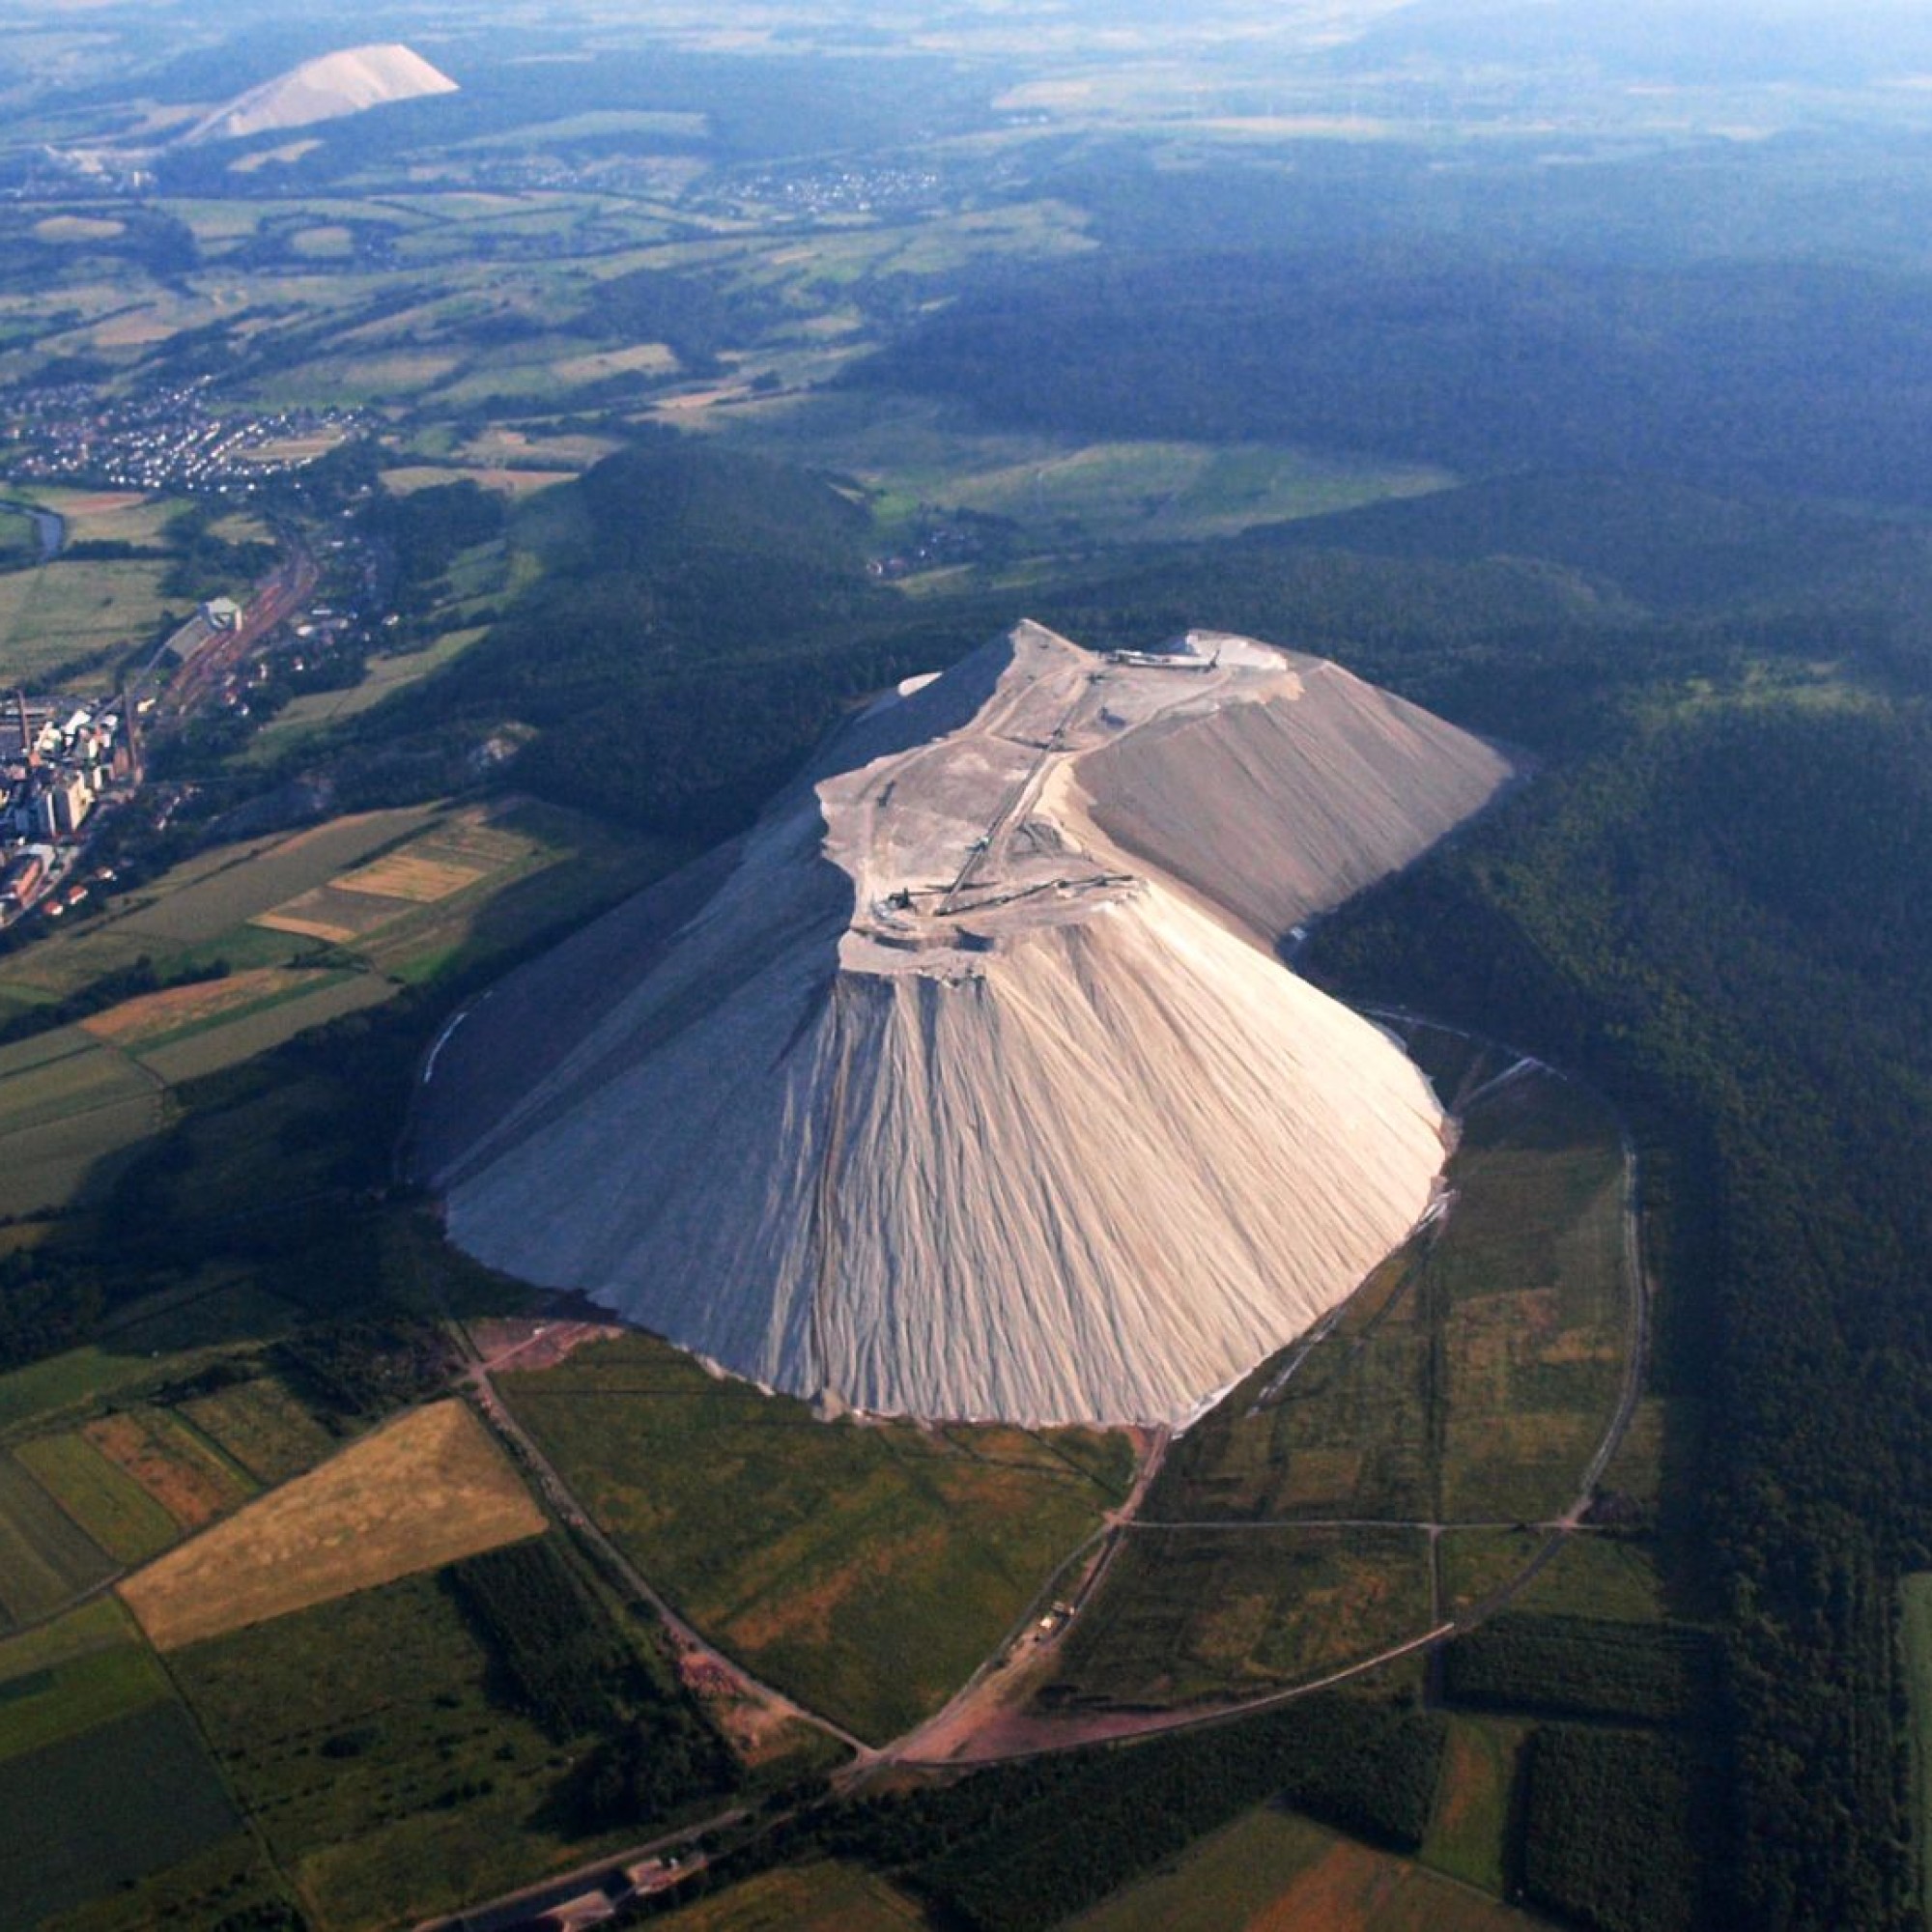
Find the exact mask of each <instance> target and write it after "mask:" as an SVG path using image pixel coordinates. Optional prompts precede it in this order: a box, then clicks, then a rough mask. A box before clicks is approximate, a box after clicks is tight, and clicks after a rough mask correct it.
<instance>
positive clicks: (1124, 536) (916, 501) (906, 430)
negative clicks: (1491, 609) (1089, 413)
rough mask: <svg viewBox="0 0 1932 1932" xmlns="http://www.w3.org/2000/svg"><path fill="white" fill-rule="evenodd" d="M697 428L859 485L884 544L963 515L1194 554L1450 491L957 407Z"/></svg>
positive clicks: (859, 411) (1442, 479)
mask: <svg viewBox="0 0 1932 1932" xmlns="http://www.w3.org/2000/svg"><path fill="white" fill-rule="evenodd" d="M700 421H701V422H703V423H704V425H705V426H706V427H707V429H709V430H710V432H711V433H712V434H715V435H717V436H719V437H720V438H722V439H724V440H725V441H727V442H728V443H731V444H733V445H735V446H741V447H744V448H747V449H756V450H758V451H760V452H762V453H765V454H769V455H774V456H781V457H787V458H790V459H792V460H795V461H805V462H810V463H811V464H813V465H817V466H822V467H825V468H828V469H835V470H837V471H838V472H839V473H840V474H843V475H849V476H852V477H855V478H856V479H857V480H858V481H860V482H861V483H863V484H864V485H865V486H866V487H867V490H868V491H869V492H870V493H871V496H872V510H873V514H874V516H875V518H876V519H877V521H878V524H879V527H880V533H881V537H882V538H883V539H884V540H886V541H888V542H891V541H895V540H897V539H898V538H900V537H903V536H905V535H909V534H911V533H913V532H914V531H916V530H917V529H919V528H920V526H922V525H923V524H924V523H927V522H930V521H932V520H934V517H935V513H938V515H939V519H940V520H941V521H943V516H944V512H946V511H958V510H965V511H969V512H971V513H973V514H975V515H978V516H986V517H996V518H1000V519H1003V520H1005V521H1007V522H1008V523H1009V524H1010V525H1012V526H1014V528H1015V530H1016V532H1017V534H1018V535H1019V536H1020V538H1021V539H1022V540H1023V541H1024V543H1025V544H1027V545H1028V546H1029V547H1037V546H1041V545H1046V546H1053V545H1064V544H1066V543H1069V542H1071V543H1134V542H1185V541H1197V540H1200V539H1202V538H1206V537H1212V536H1217V535H1227V534H1231V533H1233V532H1235V531H1236V530H1240V529H1245V528H1247V527H1248V526H1250V525H1253V524H1260V523H1283V522H1287V521H1289V520H1290V519H1293V518H1296V517H1313V516H1323V515H1326V514H1328V513H1330V512H1332V511H1336V510H1345V509H1352V508H1354V507H1355V506H1356V505H1358V504H1362V503H1368V502H1375V501H1379V500H1383V499H1386V498H1389V497H1410V496H1418V495H1422V494H1424V493H1426V492H1428V491H1430V490H1435V489H1441V488H1444V487H1445V486H1447V485H1448V484H1449V483H1450V482H1451V481H1452V480H1453V479H1452V478H1450V477H1449V476H1448V475H1446V474H1445V473H1444V472H1442V471H1440V470H1436V469H1429V468H1427V467H1425V466H1421V465H1404V464H1394V463H1389V462H1387V461H1385V460H1383V461H1378V460H1376V459H1374V458H1369V457H1364V458H1360V459H1358V460H1354V461H1350V460H1349V459H1346V458H1339V457H1335V456H1332V455H1325V454H1324V455H1317V454H1315V453H1313V452H1311V451H1306V450H1297V449H1293V448H1290V447H1287V446H1285V445H1273V444H1248V445H1239V444H1236V445H1227V444H1212V443H1199V442H1171V441H1135V442H1121V441H1082V440H1080V439H1078V438H1076V437H1071V436H1063V435H1054V434H1049V433H1040V432H1035V433H1026V432H1016V431H1012V430H1005V429H997V428H994V427H992V426H990V425H986V424H981V423H978V422H976V421H975V420H974V418H973V417H972V416H971V415H970V414H969V413H968V412H965V411H964V410H962V409H959V408H956V407H952V408H949V407H947V406H944V405H941V404H937V403H933V402H930V401H927V400H924V399H923V398H915V397H901V396H893V395H874V394H867V395H864V396H853V395H845V394H839V393H837V392H834V393H832V394H812V395H810V396H804V397H785V398H782V399H780V400H776V401H772V402H767V403H755V402H754V403H751V404H749V405H746V406H743V407H741V408H739V409H736V410H734V411H733V412H731V413H730V414H729V416H728V417H724V416H719V415H716V414H713V415H711V416H707V417H702V418H700Z"/></svg>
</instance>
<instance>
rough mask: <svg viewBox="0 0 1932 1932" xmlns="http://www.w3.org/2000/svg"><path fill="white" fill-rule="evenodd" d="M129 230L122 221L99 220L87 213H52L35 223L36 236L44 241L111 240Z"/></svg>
mask: <svg viewBox="0 0 1932 1932" xmlns="http://www.w3.org/2000/svg"><path fill="white" fill-rule="evenodd" d="M127 232H128V230H127V224H126V223H125V222H121V221H99V220H96V219H95V218H93V217H92V216H90V215H85V214H50V215H48V216H47V218H46V219H45V220H44V221H37V222H35V223H34V235H35V238H36V239H37V240H39V241H112V240H113V239H114V237H115V236H117V235H125V234H126V233H127Z"/></svg>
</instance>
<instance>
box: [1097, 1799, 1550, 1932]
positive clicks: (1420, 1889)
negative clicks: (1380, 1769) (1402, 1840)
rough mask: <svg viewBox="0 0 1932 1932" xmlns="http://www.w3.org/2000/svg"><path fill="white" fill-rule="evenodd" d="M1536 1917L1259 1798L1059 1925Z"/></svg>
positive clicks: (1167, 1929)
mask: <svg viewBox="0 0 1932 1932" xmlns="http://www.w3.org/2000/svg"><path fill="white" fill-rule="evenodd" d="M1538 1922H1539V1921H1537V1920H1536V1919H1533V1918H1529V1917H1528V1916H1527V1915H1526V1914H1524V1913H1520V1912H1515V1911H1512V1910H1511V1909H1510V1908H1508V1907H1507V1906H1504V1905H1500V1904H1497V1903H1496V1902H1494V1901H1493V1900H1490V1899H1486V1898H1484V1897H1482V1896H1481V1895H1480V1894H1479V1893H1477V1892H1475V1891H1471V1890H1468V1889H1464V1888H1463V1887H1462V1886H1460V1885H1456V1884H1453V1883H1451V1882H1450V1881H1449V1880H1447V1879H1444V1878H1440V1877H1438V1876H1436V1874H1435V1873H1434V1872H1432V1871H1429V1870H1427V1869H1426V1868H1425V1867H1423V1866H1421V1865H1418V1864H1414V1863H1411V1862H1410V1861H1407V1860H1406V1859H1399V1858H1395V1857H1393V1856H1391V1855H1390V1854H1389V1853H1387V1852H1378V1851H1372V1850H1371V1849H1370V1848H1369V1847H1368V1846H1366V1845H1361V1844H1357V1843H1355V1842H1354V1841H1353V1840H1351V1839H1349V1838H1344V1837H1341V1836H1339V1835H1338V1834H1337V1833H1333V1832H1330V1831H1328V1830H1327V1829H1326V1828H1325V1827H1323V1826H1321V1825H1317V1824H1313V1823H1311V1822H1310V1821H1309V1820H1308V1819H1306V1818H1300V1817H1297V1816H1296V1815H1295V1814H1294V1813H1293V1812H1292V1811H1285V1810H1281V1809H1279V1808H1277V1807H1275V1806H1273V1805H1264V1806H1263V1807H1261V1808H1260V1809H1259V1810H1255V1811H1250V1812H1248V1813H1247V1814H1246V1815H1245V1816H1244V1817H1242V1818H1239V1819H1237V1820H1236V1822H1235V1823H1234V1824H1232V1825H1230V1826H1228V1827H1226V1828H1225V1829H1224V1830H1222V1831H1219V1832H1216V1833H1213V1834H1212V1835H1211V1836H1209V1837H1206V1838H1203V1839H1201V1840H1199V1841H1198V1842H1197V1843H1196V1844H1193V1845H1191V1846H1189V1847H1188V1849H1187V1850H1186V1851H1185V1852H1184V1853H1182V1854H1181V1856H1180V1857H1179V1859H1177V1860H1176V1861H1174V1862H1173V1863H1172V1864H1171V1865H1169V1866H1168V1867H1167V1868H1166V1869H1165V1870H1163V1871H1161V1872H1159V1873H1158V1874H1157V1875H1156V1876H1154V1877H1152V1878H1150V1879H1144V1880H1142V1881H1141V1882H1140V1883H1139V1884H1137V1885H1134V1886H1130V1887H1128V1888H1127V1889H1125V1890H1123V1891H1121V1892H1117V1893H1116V1894H1115V1895H1114V1896H1113V1897H1112V1898H1110V1899H1108V1900H1107V1901H1106V1902H1105V1903H1104V1904H1102V1905H1098V1906H1095V1907H1094V1909H1093V1910H1092V1911H1091V1912H1086V1913H1083V1914H1081V1916H1080V1917H1079V1918H1073V1919H1069V1920H1068V1921H1067V1932H1237V1929H1238V1928H1253V1932H1304V1928H1305V1932H1513V1929H1514V1932H1527V1928H1529V1927H1531V1926H1534V1925H1535V1924H1537V1923H1538Z"/></svg>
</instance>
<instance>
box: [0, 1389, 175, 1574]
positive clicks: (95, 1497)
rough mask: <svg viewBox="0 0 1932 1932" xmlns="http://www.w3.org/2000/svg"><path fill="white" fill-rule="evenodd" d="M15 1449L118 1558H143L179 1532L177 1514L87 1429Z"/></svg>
mask: <svg viewBox="0 0 1932 1932" xmlns="http://www.w3.org/2000/svg"><path fill="white" fill-rule="evenodd" d="M99 1427H100V1425H99V1424H94V1425H92V1426H91V1428H92V1429H99ZM14 1454H15V1456H16V1458H17V1459H18V1461H19V1462H20V1463H22V1464H23V1465H24V1466H25V1467H26V1469H27V1470H28V1471H29V1473H30V1474H31V1475H32V1476H33V1477H34V1479H35V1480H36V1481H37V1482H38V1483H39V1484H40V1485H41V1487H42V1488H43V1490H45V1491H46V1492H47V1493H48V1494H49V1495H51V1496H52V1497H53V1499H54V1500H55V1501H56V1502H57V1503H58V1504H59V1505H60V1506H61V1508H62V1509H63V1510H65V1511H66V1512H67V1514H68V1515H69V1516H71V1518H72V1519H73V1520H74V1521H76V1522H77V1523H79V1525H80V1526H81V1528H82V1529H84V1530H85V1531H86V1532H87V1534H88V1535H89V1536H90V1537H92V1538H93V1539H94V1541H95V1542H96V1543H98V1544H99V1546H100V1547H101V1548H102V1549H104V1550H105V1551H106V1552H107V1554H108V1555H109V1556H111V1557H112V1558H113V1559H114V1561H115V1562H116V1563H118V1564H124V1565H132V1564H137V1563H145V1562H146V1561H147V1560H148V1558H149V1557H151V1556H158V1555H159V1554H160V1552H161V1551H162V1550H163V1549H165V1548H167V1547H168V1545H169V1544H171V1543H172V1542H174V1540H175V1538H176V1537H177V1535H179V1533H180V1527H179V1525H178V1523H177V1521H176V1519H175V1518H174V1517H173V1516H172V1515H171V1514H170V1513H169V1512H168V1511H167V1510H165V1509H163V1508H162V1507H161V1505H160V1503H159V1502H157V1501H156V1498H155V1497H154V1496H153V1495H152V1494H151V1493H150V1492H149V1491H148V1489H147V1488H146V1487H145V1486H144V1485H143V1484H141V1483H139V1482H137V1481H136V1480H135V1479H134V1477H133V1476H132V1475H131V1474H130V1473H129V1472H128V1469H127V1468H126V1467H124V1466H123V1465H122V1463H120V1461H119V1460H118V1459H115V1458H111V1457H110V1456H109V1455H108V1454H107V1452H106V1450H105V1449H104V1448H103V1447H102V1446H101V1444H100V1443H99V1442H98V1441H97V1440H95V1439H93V1437H92V1435H91V1434H90V1433H83V1432H82V1431H80V1430H74V1431H71V1432H70V1433H67V1434H63V1435H42V1436H37V1437H36V1438H35V1439H33V1440H32V1441H29V1442H23V1443H22V1444H21V1445H20V1447H19V1448H18V1449H17V1450H16V1451H15V1452H14Z"/></svg>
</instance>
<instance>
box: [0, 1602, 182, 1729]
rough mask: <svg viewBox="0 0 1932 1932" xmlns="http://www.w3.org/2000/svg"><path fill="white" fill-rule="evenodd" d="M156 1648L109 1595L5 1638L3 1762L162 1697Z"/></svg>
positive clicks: (0, 1653) (1, 1661) (0, 1678)
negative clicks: (146, 1642) (48, 1622)
mask: <svg viewBox="0 0 1932 1932" xmlns="http://www.w3.org/2000/svg"><path fill="white" fill-rule="evenodd" d="M171 1695H172V1692H171V1691H170V1690H169V1688H168V1680H167V1677H166V1676H165V1674H164V1673H163V1672H162V1670H161V1667H160V1665H159V1664H158V1663H157V1662H156V1660H155V1654H154V1652H153V1651H151V1650H150V1649H149V1648H148V1646H147V1645H146V1644H145V1643H143V1642H142V1641H141V1636H140V1633H139V1632H138V1631H136V1630H135V1629H134V1627H133V1625H132V1623H131V1622H129V1620H128V1615H127V1612H126V1611H124V1610H123V1609H122V1608H121V1605H119V1604H118V1603H116V1602H115V1600H114V1599H113V1598H112V1597H101V1598H97V1599H96V1600H95V1601H94V1602H93V1603H91V1604H86V1605H82V1606H81V1607H80V1608H79V1609H76V1610H70V1611H69V1612H68V1613H67V1614H66V1615H65V1616H63V1617H58V1618H56V1619H55V1620H54V1621H53V1622H52V1623H50V1624H43V1625H41V1626H40V1627H39V1628H38V1629H36V1630H34V1631H31V1632H29V1633H28V1634H25V1635H22V1636H16V1637H12V1638H9V1639H8V1640H7V1641H5V1642H0V1762H4V1761H5V1760H7V1759H10V1758H15V1757H20V1756H23V1755H25V1754H26V1753H28V1752H30V1751H37V1750H40V1749H42V1748H43V1747H45V1746H47V1745H51V1744H57V1743H59V1742H61V1741H62V1740H63V1739H67V1738H72V1737H78V1736H80V1735H81V1734H82V1733H83V1732H86V1731H91V1730H93V1729H95V1728H96V1727H97V1726H98V1725H100V1724H104V1723H107V1722H108V1721H109V1720H110V1719H115V1718H120V1717H125V1716H127V1715H128V1714H129V1713H131V1712H134V1711H139V1710H145V1709H146V1708H147V1707H148V1706H149V1705H150V1704H158V1703H165V1702H167V1701H168V1699H169V1698H170V1697H171Z"/></svg>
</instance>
